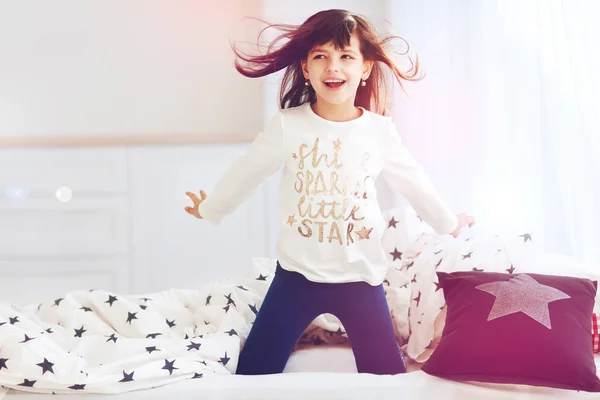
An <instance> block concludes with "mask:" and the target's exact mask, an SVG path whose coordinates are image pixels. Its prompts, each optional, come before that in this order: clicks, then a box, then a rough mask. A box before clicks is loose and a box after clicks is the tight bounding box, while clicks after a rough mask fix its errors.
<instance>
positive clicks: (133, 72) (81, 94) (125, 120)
mask: <svg viewBox="0 0 600 400" xmlns="http://www.w3.org/2000/svg"><path fill="white" fill-rule="evenodd" d="M259 12H260V1H259V0H223V1H213V0H197V1H169V0H127V1H118V0H85V1H69V0H50V1H36V0H18V1H0V138H1V137H3V136H21V137H22V136H23V135H27V136H40V135H55V134H76V135H86V134H97V133H100V134H121V133H126V134H132V133H133V134H140V135H144V134H148V133H164V134H171V133H211V134H214V133H242V132H247V131H248V130H251V131H257V130H258V129H260V127H261V126H262V117H261V109H262V107H261V104H260V102H258V101H256V100H257V98H258V97H259V96H260V82H259V81H256V80H251V79H246V78H243V77H242V76H240V75H239V74H238V73H237V71H235V69H234V68H233V64H232V60H233V58H232V53H231V50H230V46H229V41H228V37H233V38H241V39H244V38H245V35H244V34H245V33H246V32H244V30H243V28H241V27H240V26H239V25H238V24H237V23H236V22H237V21H238V20H239V19H240V18H242V17H243V16H245V15H257V14H258V13H259ZM234 113H235V118H232V115H233V114H234Z"/></svg>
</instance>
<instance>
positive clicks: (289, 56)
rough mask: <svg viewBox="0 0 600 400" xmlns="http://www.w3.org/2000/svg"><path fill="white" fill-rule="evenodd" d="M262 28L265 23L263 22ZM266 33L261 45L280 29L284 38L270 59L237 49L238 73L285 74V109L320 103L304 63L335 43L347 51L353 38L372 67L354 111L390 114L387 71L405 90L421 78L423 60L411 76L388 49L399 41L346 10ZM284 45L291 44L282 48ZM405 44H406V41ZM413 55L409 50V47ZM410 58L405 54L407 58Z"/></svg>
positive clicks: (270, 50)
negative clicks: (307, 79) (318, 49)
mask: <svg viewBox="0 0 600 400" xmlns="http://www.w3.org/2000/svg"><path fill="white" fill-rule="evenodd" d="M259 21H261V22H265V21H262V20H259ZM267 25H268V26H267V27H266V28H264V29H262V30H261V32H260V34H259V36H258V39H259V41H260V37H261V36H262V34H264V32H265V31H266V30H267V29H269V28H276V29H278V30H280V31H281V32H282V33H281V34H280V35H279V36H277V37H276V38H275V39H274V40H273V41H272V42H271V43H270V44H269V45H268V47H267V51H266V52H265V54H261V55H250V54H245V53H243V52H242V51H240V49H239V48H238V46H237V45H236V44H235V43H232V49H233V51H234V53H235V55H236V56H237V58H236V60H235V68H236V69H237V70H238V71H239V72H240V73H241V74H242V75H244V76H247V77H250V78H259V77H262V76H266V75H269V74H272V73H275V72H277V71H280V70H282V69H284V68H285V69H286V71H285V74H284V76H283V81H282V83H281V88H280V91H279V102H280V106H281V108H290V107H296V106H299V105H301V104H303V103H306V102H307V101H309V102H311V103H314V102H315V101H316V99H317V97H316V93H315V90H314V89H313V88H312V86H306V85H305V83H304V81H305V79H304V75H303V73H302V65H301V60H305V59H306V58H307V56H308V53H309V51H310V50H311V49H312V48H313V47H314V46H318V45H323V44H325V43H328V42H330V41H333V43H334V44H335V46H336V48H337V49H343V48H344V47H346V46H348V45H349V44H350V38H351V36H352V34H353V33H354V32H356V34H357V37H358V38H359V41H360V49H361V52H362V54H363V58H364V59H365V61H367V60H369V61H373V68H372V70H371V74H370V76H369V79H367V81H366V86H359V88H358V91H357V94H356V99H355V105H356V106H361V107H364V108H365V109H367V110H370V111H372V112H375V113H378V114H382V115H383V114H385V113H386V112H387V103H388V96H387V85H386V77H385V75H384V66H387V67H388V68H389V70H390V71H391V73H392V75H393V76H394V77H395V78H396V80H397V81H398V83H399V84H400V86H401V87H402V88H404V86H403V85H402V81H404V80H406V81H416V80H419V79H421V78H420V77H418V73H419V60H418V58H416V61H415V62H414V63H413V61H412V60H411V59H410V58H408V60H409V61H410V68H409V69H408V71H402V69H401V68H400V66H399V65H398V64H397V63H396V62H395V61H394V60H393V58H392V56H391V53H390V52H389V51H388V50H386V48H385V47H386V45H387V44H388V43H389V42H390V41H392V40H393V39H396V38H398V39H401V40H404V39H402V38H401V37H399V36H386V37H383V38H380V37H378V35H377V32H376V31H375V29H374V28H373V26H372V25H371V24H370V23H369V22H368V21H367V20H366V19H365V18H363V17H361V16H359V15H355V14H352V13H350V12H349V11H346V10H337V9H333V10H326V11H320V12H318V13H316V14H314V15H312V16H311V17H309V18H308V19H307V20H306V21H304V23H303V24H302V25H289V24H267ZM282 40H287V41H286V42H285V43H284V44H283V45H281V46H278V43H279V42H280V41H282ZM405 42H406V41H405ZM407 51H408V46H407ZM405 54H406V53H403V55H405Z"/></svg>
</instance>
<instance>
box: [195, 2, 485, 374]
mask: <svg viewBox="0 0 600 400" xmlns="http://www.w3.org/2000/svg"><path fill="white" fill-rule="evenodd" d="M277 27H279V28H280V29H282V30H283V31H284V33H283V35H282V36H280V37H279V38H278V39H276V41H275V42H277V41H278V40H279V39H287V41H286V44H285V45H283V46H281V47H280V48H277V49H275V47H274V46H273V45H272V46H271V47H269V51H268V52H267V54H265V55H260V56H255V57H250V56H246V55H242V54H240V53H239V52H238V51H237V50H236V49H235V47H234V51H235V52H236V55H237V56H238V57H239V59H241V60H242V61H244V62H245V63H246V65H245V66H243V65H242V64H241V63H240V61H237V62H236V68H237V70H238V71H239V72H240V73H242V74H243V75H245V76H248V77H261V76H265V75H268V74H271V73H274V72H276V71H279V70H281V69H284V68H286V71H285V75H284V78H283V83H282V86H281V93H280V96H281V98H280V100H281V110H280V111H279V112H278V114H277V115H276V116H275V117H274V118H273V119H272V120H271V121H270V123H269V124H268V125H267V127H266V129H265V130H264V132H262V133H261V134H260V135H259V136H258V137H257V138H256V140H255V141H254V142H253V143H252V145H251V146H250V148H249V150H248V151H247V153H246V154H244V155H243V156H241V157H240V158H238V159H237V160H236V161H235V163H234V164H233V166H232V167H231V168H230V169H229V170H228V171H227V173H226V174H225V175H224V176H223V178H222V179H221V180H220V182H219V183H218V184H217V185H216V187H215V188H214V191H213V193H212V195H211V196H210V197H207V196H206V194H205V193H204V192H203V191H200V198H198V197H197V196H196V195H195V194H193V193H190V192H188V193H187V195H188V196H189V197H190V198H191V199H192V200H193V202H194V206H193V207H186V208H185V209H186V211H187V212H188V213H190V214H191V215H193V216H195V217H197V218H203V219H206V220H207V221H209V222H211V223H214V224H217V223H219V221H220V220H221V219H222V218H223V217H225V216H226V215H227V214H229V213H231V212H232V211H233V210H235V209H236V208H237V207H238V206H239V205H240V204H241V203H242V202H243V201H244V200H246V199H247V198H248V197H249V196H250V195H251V194H252V193H253V192H254V190H255V189H256V188H257V187H258V186H259V185H260V184H261V182H263V181H264V180H265V179H266V178H267V177H269V176H270V175H272V174H274V173H275V172H276V171H278V170H279V168H280V167H281V166H283V174H282V177H281V182H280V187H279V199H278V200H279V201H278V212H279V216H280V221H281V232H280V234H279V238H278V241H277V259H278V263H277V268H276V272H275V275H274V277H273V281H272V283H271V285H270V287H269V290H268V292H267V294H266V297H265V299H264V301H263V303H262V306H261V307H260V310H259V312H258V315H257V317H256V320H255V322H254V325H253V327H252V329H251V331H250V333H249V335H248V338H247V341H246V343H245V345H244V347H243V349H242V351H241V353H240V358H239V363H238V368H237V373H238V374H273V373H280V372H282V371H283V369H284V367H285V365H286V362H287V360H288V358H289V356H290V354H291V352H292V351H293V349H294V346H295V345H296V343H297V341H298V339H299V338H300V336H301V335H302V333H303V332H304V330H305V329H306V327H307V326H308V325H309V324H310V323H311V322H312V321H313V320H314V319H315V318H316V317H317V316H319V315H320V314H323V313H331V314H333V315H335V316H337V317H338V318H339V319H340V322H341V323H342V325H343V326H344V328H345V330H346V332H347V334H348V337H349V339H350V343H351V345H352V349H353V352H354V356H355V359H356V364H357V368H358V371H359V372H363V373H373V374H397V373H402V372H405V371H406V367H405V364H404V359H403V357H402V354H401V352H400V350H399V347H398V344H397V341H396V338H395V335H394V329H393V326H392V321H391V318H390V311H389V309H388V305H387V302H386V298H385V293H384V290H383V286H382V282H383V279H384V277H385V275H386V270H387V268H388V263H389V259H388V257H389V255H388V254H386V252H385V251H384V250H383V249H382V244H381V239H382V234H383V232H384V229H385V228H386V224H385V221H384V220H383V217H382V214H381V210H380V207H379V204H378V202H377V194H376V192H375V184H374V182H375V180H376V179H377V177H378V176H379V175H380V174H381V175H382V176H383V178H384V179H385V180H386V181H387V182H388V184H389V185H390V186H391V187H392V188H393V189H395V190H396V191H397V192H399V193H401V194H402V195H403V196H405V197H406V198H407V200H408V201H409V202H410V204H411V205H412V206H413V207H414V209H415V210H416V211H417V213H418V214H419V215H420V217H421V218H423V220H425V221H426V222H427V223H428V224H430V225H431V226H432V227H433V228H434V229H435V230H436V232H438V233H440V234H452V235H454V236H457V235H458V234H459V232H460V230H461V229H462V228H463V227H465V226H467V225H469V226H470V225H472V224H473V223H474V220H473V218H472V217H470V216H468V215H466V214H461V215H459V216H455V215H454V214H453V213H452V212H451V211H450V210H449V209H448V208H446V206H445V205H444V203H443V202H442V200H441V199H440V196H439V195H438V193H437V192H436V190H435V189H434V187H433V186H432V184H431V183H430V181H429V180H428V178H427V176H426V175H425V173H424V172H423V170H422V169H421V167H420V166H419V165H418V164H417V163H416V162H415V160H414V159H413V158H412V157H411V155H410V153H409V151H408V150H407V149H406V147H404V145H403V144H402V142H401V140H400V137H399V135H398V133H397V131H396V128H395V126H394V124H393V122H392V120H391V118H389V117H386V116H384V113H385V104H384V101H385V97H384V90H385V83H384V77H383V67H384V66H387V67H388V68H389V69H390V70H391V72H392V73H393V74H394V76H395V77H396V79H397V80H398V82H400V83H402V80H415V79H416V78H415V77H416V74H417V72H418V64H416V65H415V68H414V69H413V73H412V74H409V73H404V72H402V71H401V70H400V68H399V67H398V66H397V65H396V64H395V63H394V61H393V60H392V58H391V57H390V55H389V54H388V53H387V52H386V51H385V49H384V45H385V44H386V42H387V41H388V40H389V39H390V38H388V39H384V40H380V39H378V38H377V35H376V33H375V31H374V29H373V28H372V27H371V26H370V25H369V24H368V23H367V21H365V20H364V19H363V18H361V17H360V16H358V15H354V14H351V13H350V12H348V11H344V10H328V11H322V12H319V13H317V14H315V15H313V16H311V17H310V18H308V19H307V20H306V21H305V22H304V23H303V24H302V25H300V26H290V25H277ZM275 42H274V43H275Z"/></svg>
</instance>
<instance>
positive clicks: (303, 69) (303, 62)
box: [300, 60, 308, 79]
mask: <svg viewBox="0 0 600 400" xmlns="http://www.w3.org/2000/svg"><path fill="white" fill-rule="evenodd" d="M300 65H301V66H302V73H303V74H304V78H305V79H308V68H307V66H306V60H300Z"/></svg>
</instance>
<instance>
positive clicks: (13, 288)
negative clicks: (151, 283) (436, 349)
mask: <svg viewBox="0 0 600 400" xmlns="http://www.w3.org/2000/svg"><path fill="white" fill-rule="evenodd" d="M2 264H5V266H6V268H2V273H0V302H8V303H11V304H31V303H38V302H42V301H48V300H52V299H56V298H59V297H63V296H64V295H65V294H66V293H68V292H71V291H75V290H86V289H101V290H107V291H111V292H116V293H125V292H127V289H128V282H127V279H126V277H127V271H128V270H127V261H126V259H114V260H112V261H111V264H110V267H112V269H105V270H103V269H102V268H105V267H107V265H106V264H105V262H99V261H96V260H87V261H86V260H78V261H58V260H57V261H45V260H42V259H41V260H38V261H30V260H28V261H23V262H21V261H9V262H4V263H2ZM74 268H79V270H78V271H77V272H75V270H74ZM61 269H62V270H61ZM15 270H19V271H18V272H15Z"/></svg>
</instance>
